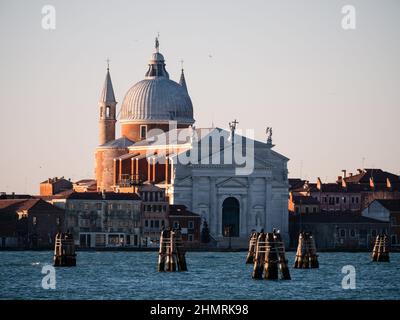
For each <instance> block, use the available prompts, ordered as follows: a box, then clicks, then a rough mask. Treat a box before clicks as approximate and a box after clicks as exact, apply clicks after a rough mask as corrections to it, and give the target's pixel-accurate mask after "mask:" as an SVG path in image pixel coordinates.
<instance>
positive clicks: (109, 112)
mask: <svg viewBox="0 0 400 320" xmlns="http://www.w3.org/2000/svg"><path fill="white" fill-rule="evenodd" d="M110 115H111V108H110V107H108V106H107V107H106V117H107V118H108V117H110Z"/></svg>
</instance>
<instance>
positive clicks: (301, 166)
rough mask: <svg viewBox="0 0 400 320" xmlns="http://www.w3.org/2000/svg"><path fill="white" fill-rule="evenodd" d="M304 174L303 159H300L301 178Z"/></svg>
mask: <svg viewBox="0 0 400 320" xmlns="http://www.w3.org/2000/svg"><path fill="white" fill-rule="evenodd" d="M302 176H303V160H300V179H301V178H302Z"/></svg>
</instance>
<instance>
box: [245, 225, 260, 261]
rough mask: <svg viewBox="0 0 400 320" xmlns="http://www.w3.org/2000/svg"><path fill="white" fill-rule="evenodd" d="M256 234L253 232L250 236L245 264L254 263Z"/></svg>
mask: <svg viewBox="0 0 400 320" xmlns="http://www.w3.org/2000/svg"><path fill="white" fill-rule="evenodd" d="M257 238H258V233H257V232H253V233H252V234H251V236H250V241H249V252H248V253H247V257H246V263H247V264H251V263H254V255H255V254H256V244H257Z"/></svg>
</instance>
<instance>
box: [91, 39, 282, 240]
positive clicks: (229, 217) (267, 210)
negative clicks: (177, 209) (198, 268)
mask: <svg viewBox="0 0 400 320" xmlns="http://www.w3.org/2000/svg"><path fill="white" fill-rule="evenodd" d="M116 105H117V102H116V100H115V96H114V91H113V86H112V82H111V76H110V72H109V69H108V68H107V74H106V79H105V84H104V87H103V90H102V93H101V97H100V102H99V108H100V120H99V125H100V136H99V140H100V145H99V146H98V147H97V148H96V152H95V159H96V164H95V174H96V180H97V188H98V190H99V191H102V190H105V191H115V192H137V191H138V189H140V188H141V186H143V185H146V184H153V185H156V186H158V187H161V188H164V189H165V191H166V194H167V196H168V199H169V202H170V203H171V204H182V205H186V206H187V207H188V209H189V210H190V211H193V212H196V213H198V214H200V215H201V217H202V218H203V219H204V220H206V221H207V223H208V225H209V228H210V232H211V236H212V237H213V238H214V239H216V240H217V241H218V242H219V243H224V242H226V241H227V239H228V238H229V239H230V241H232V244H235V242H236V244H237V245H246V242H247V239H248V236H249V233H250V232H251V231H253V230H257V231H260V230H261V229H264V230H265V231H272V229H279V230H280V231H281V233H282V235H283V237H284V238H285V239H288V236H287V235H288V207H287V203H288V179H287V162H288V160H289V159H288V158H286V157H284V156H283V155H281V154H279V153H277V152H275V151H274V150H272V148H273V144H272V139H271V136H272V130H270V131H269V137H268V139H266V142H261V141H257V140H255V139H253V138H250V137H249V136H252V133H251V132H250V134H249V135H245V134H241V132H239V130H238V129H237V128H236V127H237V122H236V121H234V122H233V123H230V128H229V129H228V130H225V129H221V128H218V127H215V128H214V127H213V128H196V127H195V126H194V123H195V120H194V118H193V106H192V102H191V99H190V96H189V93H188V89H187V85H186V80H185V75H184V72H183V69H182V73H181V76H180V80H179V82H175V81H173V80H170V79H169V74H168V72H167V70H166V67H165V60H164V57H163V55H162V54H161V53H160V52H159V47H158V40H157V41H156V50H155V52H154V53H153V54H152V55H151V57H150V61H149V66H148V71H147V73H146V75H145V79H144V80H142V81H140V82H138V83H136V84H135V85H134V86H133V87H131V88H130V89H129V90H128V92H127V94H126V95H125V98H124V99H123V102H122V106H121V111H120V115H121V116H120V118H119V121H120V123H121V137H120V138H118V139H116V137H115V124H116V121H117V119H116Z"/></svg>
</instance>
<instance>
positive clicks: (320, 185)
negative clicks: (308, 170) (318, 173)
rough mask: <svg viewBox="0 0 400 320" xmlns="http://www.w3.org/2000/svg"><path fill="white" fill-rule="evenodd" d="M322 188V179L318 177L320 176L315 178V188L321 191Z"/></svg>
mask: <svg viewBox="0 0 400 320" xmlns="http://www.w3.org/2000/svg"><path fill="white" fill-rule="evenodd" d="M321 188H322V181H321V179H320V177H318V178H317V189H318V190H320V191H321Z"/></svg>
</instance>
